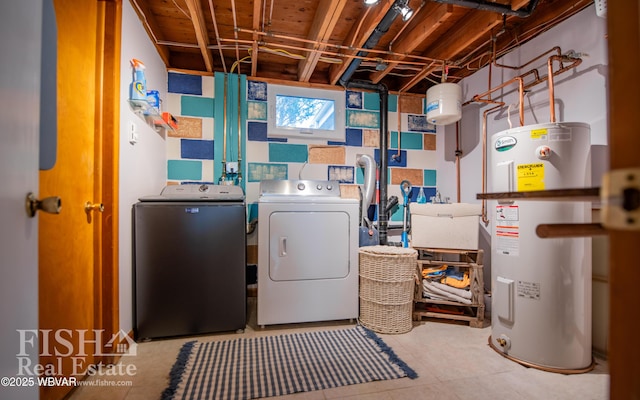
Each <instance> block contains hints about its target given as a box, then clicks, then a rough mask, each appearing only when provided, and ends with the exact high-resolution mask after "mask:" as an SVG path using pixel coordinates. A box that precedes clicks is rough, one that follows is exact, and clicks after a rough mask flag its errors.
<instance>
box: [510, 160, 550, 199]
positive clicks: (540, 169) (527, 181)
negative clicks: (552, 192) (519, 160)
mask: <svg viewBox="0 0 640 400" xmlns="http://www.w3.org/2000/svg"><path fill="white" fill-rule="evenodd" d="M516 169H517V170H518V192H530V191H532V190H544V164H543V163H535V164H518V166H517V168H516Z"/></svg>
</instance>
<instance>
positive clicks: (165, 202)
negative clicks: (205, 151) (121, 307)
mask: <svg viewBox="0 0 640 400" xmlns="http://www.w3.org/2000/svg"><path fill="white" fill-rule="evenodd" d="M245 221H246V206H245V201H244V193H243V191H242V188H240V187H238V186H225V185H175V186H167V187H166V188H165V189H164V190H163V191H162V193H161V194H160V195H159V196H147V197H143V198H140V202H139V203H136V204H135V205H134V206H133V231H134V232H133V236H134V237H133V247H134V249H133V253H134V256H133V258H134V264H133V275H134V276H133V282H134V283H133V284H134V310H133V311H134V327H135V328H134V335H135V338H136V340H145V339H153V338H164V337H173V336H187V335H199V334H206V333H212V332H223V331H238V330H244V328H245V326H246V315H247V310H246V298H247V296H246V234H245V232H246V222H245Z"/></svg>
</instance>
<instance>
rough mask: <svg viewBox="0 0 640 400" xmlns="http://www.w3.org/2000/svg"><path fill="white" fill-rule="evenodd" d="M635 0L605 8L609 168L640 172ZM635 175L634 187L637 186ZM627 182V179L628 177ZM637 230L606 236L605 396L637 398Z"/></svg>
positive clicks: (639, 33) (638, 7)
mask: <svg viewBox="0 0 640 400" xmlns="http://www.w3.org/2000/svg"><path fill="white" fill-rule="evenodd" d="M639 27H640V2H638V1H613V2H609V4H608V15H607V30H608V37H609V43H608V44H609V135H610V141H609V159H610V164H611V166H610V168H611V170H616V169H627V168H635V169H636V170H638V169H640V133H638V110H640V98H638V92H639V91H640V76H639V75H638V71H637V69H638V64H639V63H640V28H639ZM638 179H640V177H639V176H638V174H636V176H635V180H634V181H633V182H634V183H635V185H636V186H635V187H637V185H638ZM630 181H632V180H631V179H630ZM639 244H640V231H637V230H635V231H632V230H615V229H612V230H610V233H609V285H610V287H609V293H610V295H609V297H610V299H609V318H610V322H609V352H608V353H609V359H608V361H609V372H610V374H611V382H610V398H611V399H614V400H617V399H640V346H638V344H637V338H638V333H639V332H640V319H639V318H638V309H640V296H639V295H638V282H639V281H640V264H639V263H638V254H637V253H636V252H637V251H638V245H639Z"/></svg>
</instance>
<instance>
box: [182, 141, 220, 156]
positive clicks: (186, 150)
mask: <svg viewBox="0 0 640 400" xmlns="http://www.w3.org/2000/svg"><path fill="white" fill-rule="evenodd" d="M180 156H181V157H182V158H191V159H196V160H213V140H194V139H181V140H180Z"/></svg>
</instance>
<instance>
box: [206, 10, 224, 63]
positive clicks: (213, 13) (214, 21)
mask: <svg viewBox="0 0 640 400" xmlns="http://www.w3.org/2000/svg"><path fill="white" fill-rule="evenodd" d="M209 10H210V11H211V19H212V20H213V30H214V32H215V33H216V42H217V43H218V50H220V60H221V61H222V69H223V71H224V73H225V74H226V73H227V64H226V63H225V62H224V55H223V54H222V47H221V46H220V33H218V23H217V22H216V13H215V11H214V10H213V0H209Z"/></svg>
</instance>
